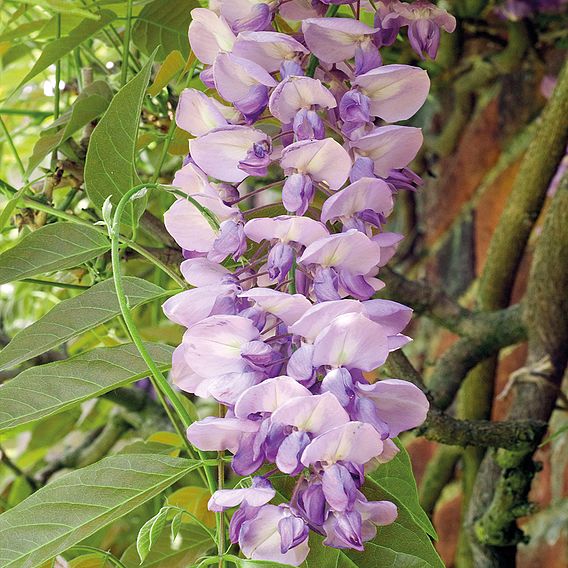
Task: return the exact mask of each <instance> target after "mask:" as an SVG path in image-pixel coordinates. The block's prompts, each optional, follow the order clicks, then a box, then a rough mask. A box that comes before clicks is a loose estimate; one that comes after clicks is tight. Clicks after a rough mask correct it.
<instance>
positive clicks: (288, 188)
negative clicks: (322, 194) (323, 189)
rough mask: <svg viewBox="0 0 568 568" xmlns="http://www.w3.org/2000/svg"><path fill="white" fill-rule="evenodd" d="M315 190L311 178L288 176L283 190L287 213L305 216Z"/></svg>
mask: <svg viewBox="0 0 568 568" xmlns="http://www.w3.org/2000/svg"><path fill="white" fill-rule="evenodd" d="M314 193H315V190H314V186H313V183H312V179H311V178H310V176H308V175H305V174H292V175H290V176H288V178H287V179H286V181H285V182H284V187H283V188H282V204H283V205H284V207H286V210H287V211H292V212H294V213H296V214H297V215H303V214H304V213H305V212H306V211H307V209H308V207H309V205H310V202H311V200H312V198H313V196H314Z"/></svg>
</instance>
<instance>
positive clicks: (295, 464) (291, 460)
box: [276, 432, 310, 475]
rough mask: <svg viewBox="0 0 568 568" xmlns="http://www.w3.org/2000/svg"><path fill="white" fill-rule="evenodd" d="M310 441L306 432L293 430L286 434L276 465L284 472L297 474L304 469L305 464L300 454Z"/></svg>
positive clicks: (277, 455)
mask: <svg viewBox="0 0 568 568" xmlns="http://www.w3.org/2000/svg"><path fill="white" fill-rule="evenodd" d="M309 443H310V437H309V436H308V434H306V433H305V432H292V433H291V434H290V435H288V436H286V438H284V440H283V441H282V443H281V444H280V447H279V448H278V453H277V454H276V466H277V467H278V469H279V470H280V471H281V472H283V473H288V474H290V475H297V474H298V473H300V471H302V469H303V466H302V464H301V462H300V456H301V455H302V452H303V451H304V449H305V448H306V446H307V445H308V444H309Z"/></svg>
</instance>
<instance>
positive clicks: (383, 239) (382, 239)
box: [372, 233, 404, 267]
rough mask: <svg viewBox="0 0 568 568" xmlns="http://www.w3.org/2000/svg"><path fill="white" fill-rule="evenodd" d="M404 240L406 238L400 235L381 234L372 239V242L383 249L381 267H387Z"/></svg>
mask: <svg viewBox="0 0 568 568" xmlns="http://www.w3.org/2000/svg"><path fill="white" fill-rule="evenodd" d="M403 239H404V236H403V235H401V234H399V233H379V234H378V235H374V236H373V237H372V240H373V241H374V242H375V243H377V244H378V245H379V246H380V247H381V261H380V262H379V267H381V266H385V265H386V264H387V262H388V261H389V260H390V259H391V258H392V257H393V256H394V255H395V254H396V249H397V248H398V245H399V243H400V241H402V240H403Z"/></svg>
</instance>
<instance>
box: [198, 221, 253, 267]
mask: <svg viewBox="0 0 568 568" xmlns="http://www.w3.org/2000/svg"><path fill="white" fill-rule="evenodd" d="M243 227H244V226H243V224H242V223H238V222H236V221H233V220H232V219H228V220H227V221H223V222H222V223H221V230H220V232H219V236H218V237H217V238H216V239H215V242H214V243H213V246H212V247H211V250H210V251H209V253H208V254H207V258H208V259H209V260H211V261H213V262H222V261H223V260H225V258H227V256H229V255H231V256H232V257H233V259H234V260H238V259H239V258H240V257H241V256H242V255H243V254H244V252H245V251H246V250H247V239H246V236H245V232H244V228H243Z"/></svg>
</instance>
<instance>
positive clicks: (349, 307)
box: [289, 300, 363, 342]
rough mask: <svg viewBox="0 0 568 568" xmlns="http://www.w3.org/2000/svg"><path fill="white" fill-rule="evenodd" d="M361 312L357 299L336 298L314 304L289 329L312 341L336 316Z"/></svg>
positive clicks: (361, 307)
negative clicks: (335, 299)
mask: <svg viewBox="0 0 568 568" xmlns="http://www.w3.org/2000/svg"><path fill="white" fill-rule="evenodd" d="M362 312H363V305H362V304H361V302H358V301H357V300H337V301H335V302H324V303H322V304H315V305H313V306H312V307H311V308H310V309H309V310H307V311H306V313H305V314H304V315H303V316H302V317H301V318H300V319H299V320H298V321H297V322H296V323H295V324H294V325H291V326H290V328H289V331H290V332H291V333H294V334H296V335H301V336H302V337H304V338H305V339H306V340H307V341H311V342H313V341H314V340H315V338H316V337H317V336H318V335H319V334H320V333H321V332H322V331H323V330H324V329H325V328H326V327H327V326H328V325H329V324H330V323H331V322H332V321H333V320H334V319H335V318H336V317H337V316H341V315H343V314H348V313H362Z"/></svg>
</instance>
